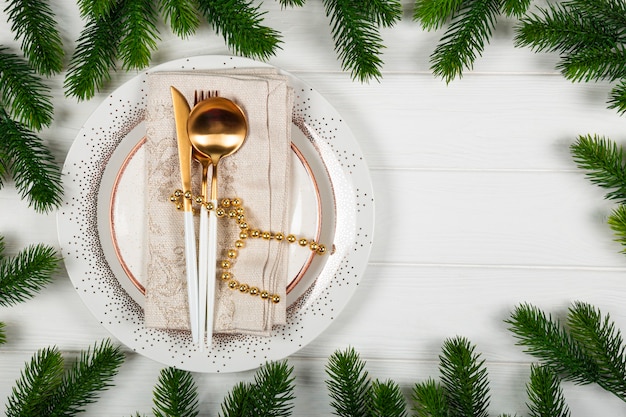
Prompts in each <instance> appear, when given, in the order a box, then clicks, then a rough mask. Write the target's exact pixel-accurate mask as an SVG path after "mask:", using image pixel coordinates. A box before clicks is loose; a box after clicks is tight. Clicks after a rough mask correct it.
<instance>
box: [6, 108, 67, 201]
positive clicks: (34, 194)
mask: <svg viewBox="0 0 626 417" xmlns="http://www.w3.org/2000/svg"><path fill="white" fill-rule="evenodd" d="M0 135H1V139H0V167H1V168H0V188H2V186H3V184H4V182H3V179H4V178H5V177H6V176H7V175H11V176H12V178H13V179H14V181H15V186H16V188H17V190H18V192H19V193H20V195H21V197H22V199H25V200H27V201H28V204H29V205H30V206H31V207H33V208H34V209H35V210H36V211H39V212H44V213H45V212H49V211H51V210H53V209H55V208H57V207H58V206H59V205H60V204H61V201H62V194H63V189H62V185H61V170H60V168H59V166H58V165H57V163H56V161H55V158H54V156H53V155H52V153H51V152H50V149H49V148H48V147H47V146H46V145H45V144H44V142H43V141H42V140H41V139H40V138H39V137H38V136H36V135H35V133H33V132H32V131H31V130H30V129H29V128H28V127H27V126H26V125H24V124H22V123H20V122H16V121H14V120H12V119H11V118H10V117H9V115H8V114H7V113H6V112H5V111H4V109H2V108H1V107H0Z"/></svg>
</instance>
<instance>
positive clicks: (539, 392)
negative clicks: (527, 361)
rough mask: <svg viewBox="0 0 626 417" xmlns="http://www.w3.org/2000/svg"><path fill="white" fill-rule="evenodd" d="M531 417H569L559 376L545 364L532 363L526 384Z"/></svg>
mask: <svg viewBox="0 0 626 417" xmlns="http://www.w3.org/2000/svg"><path fill="white" fill-rule="evenodd" d="M526 393H527V395H528V399H529V401H530V403H527V404H526V405H527V407H528V410H529V411H530V417H569V416H570V411H569V408H568V407H567V404H566V403H565V397H564V395H563V389H562V388H561V385H560V381H559V378H558V377H557V376H556V375H555V374H554V373H552V371H551V370H550V369H549V368H547V367H545V366H537V365H531V368H530V381H529V382H528V384H526Z"/></svg>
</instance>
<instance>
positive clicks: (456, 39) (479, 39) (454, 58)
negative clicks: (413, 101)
mask: <svg viewBox="0 0 626 417" xmlns="http://www.w3.org/2000/svg"><path fill="white" fill-rule="evenodd" d="M500 4H501V3H500V0H467V1H464V2H463V3H462V5H461V7H460V8H459V9H458V11H457V13H456V14H455V16H454V18H453V20H452V23H451V24H450V26H449V27H448V29H447V30H446V32H445V34H444V35H443V37H442V38H441V42H440V43H439V45H437V47H436V48H435V51H434V52H433V53H432V55H431V57H430V62H431V64H432V65H431V69H432V71H433V73H434V74H435V75H436V76H438V77H441V78H443V79H444V80H445V81H446V83H449V82H451V81H452V80H453V79H455V78H456V77H460V76H462V74H463V70H464V69H471V68H472V67H473V64H474V61H475V60H476V58H477V56H479V55H481V54H482V52H483V50H484V48H485V43H486V42H488V40H489V38H490V37H491V33H492V31H493V29H494V27H495V24H496V18H497V17H498V15H499V14H500Z"/></svg>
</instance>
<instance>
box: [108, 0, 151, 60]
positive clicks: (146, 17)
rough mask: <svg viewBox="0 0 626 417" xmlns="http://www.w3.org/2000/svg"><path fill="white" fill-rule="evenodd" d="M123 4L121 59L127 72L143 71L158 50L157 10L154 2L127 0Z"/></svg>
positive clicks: (148, 0) (119, 49) (119, 48)
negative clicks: (153, 52)
mask: <svg viewBox="0 0 626 417" xmlns="http://www.w3.org/2000/svg"><path fill="white" fill-rule="evenodd" d="M123 4H124V7H123V10H122V12H121V15H122V16H123V19H122V26H123V29H122V31H123V35H122V39H121V41H120V44H119V47H118V54H119V58H120V59H121V60H122V62H123V65H122V67H123V69H125V70H132V69H142V68H145V67H147V66H148V65H149V64H150V58H151V56H152V51H155V50H156V49H157V40H159V35H158V29H157V27H156V24H157V18H158V15H157V10H156V9H155V8H154V5H153V1H152V0H131V1H128V0H126V1H124V2H123Z"/></svg>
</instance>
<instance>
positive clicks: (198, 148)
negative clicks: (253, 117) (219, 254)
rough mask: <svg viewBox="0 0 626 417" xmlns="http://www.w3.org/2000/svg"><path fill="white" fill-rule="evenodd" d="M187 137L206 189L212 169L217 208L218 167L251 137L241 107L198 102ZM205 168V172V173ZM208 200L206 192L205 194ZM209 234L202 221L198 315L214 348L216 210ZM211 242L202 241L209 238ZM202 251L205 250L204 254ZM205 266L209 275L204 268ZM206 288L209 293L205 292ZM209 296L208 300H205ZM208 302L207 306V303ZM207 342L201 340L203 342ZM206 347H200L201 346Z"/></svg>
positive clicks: (211, 100) (215, 100)
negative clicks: (209, 167)
mask: <svg viewBox="0 0 626 417" xmlns="http://www.w3.org/2000/svg"><path fill="white" fill-rule="evenodd" d="M187 134H188V137H189V141H190V142H191V146H192V147H193V148H194V150H195V153H196V154H197V155H199V156H200V158H202V160H201V159H200V158H197V159H198V160H199V161H200V162H201V163H202V171H203V188H204V186H205V184H206V180H205V179H206V177H207V175H208V165H209V164H211V165H213V173H212V176H211V193H210V202H211V203H212V204H213V207H217V166H218V164H219V162H220V160H221V159H222V158H224V157H226V156H229V155H232V154H233V153H235V152H236V151H237V150H238V149H239V148H240V147H241V145H243V143H244V141H245V139H246V136H247V134H248V121H247V120H246V116H245V115H244V113H243V111H242V110H241V108H239V106H237V105H236V104H235V103H233V102H232V101H231V100H228V99H226V98H223V97H210V98H208V99H206V100H203V101H201V102H199V103H198V104H197V105H196V106H195V107H194V108H193V109H192V110H191V113H189V119H188V120H187ZM205 168H206V169H205ZM202 193H203V195H204V196H205V198H206V196H207V195H208V193H206V190H203V191H202ZM200 215H201V216H206V215H207V212H206V209H204V208H203V209H202V210H201V211H200ZM208 217H209V219H208V220H209V221H208V225H207V228H208V231H207V230H206V229H205V230H203V224H205V225H206V224H207V223H206V222H203V221H202V217H201V218H200V248H201V249H200V254H199V261H200V264H199V265H200V267H201V268H200V270H201V271H200V273H199V276H198V279H199V281H200V288H201V291H200V296H199V306H198V308H199V314H200V323H206V330H207V342H206V343H207V346H208V347H209V348H210V347H211V341H212V340H211V339H212V333H213V312H214V306H213V301H214V299H215V272H216V250H217V233H216V229H217V216H216V215H215V210H211V211H209V213H208ZM207 234H208V242H206V243H205V242H204V241H203V239H204V238H206V237H207ZM202 248H206V251H204V250H203V249H202ZM205 265H206V273H205V272H204V271H205V268H204V266H205ZM204 288H206V291H204ZM205 295H206V297H205ZM207 301H208V302H207ZM204 331H205V326H201V328H200V332H201V334H204ZM202 339H204V337H203V336H201V340H202ZM202 345H203V344H202V343H201V346H202Z"/></svg>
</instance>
